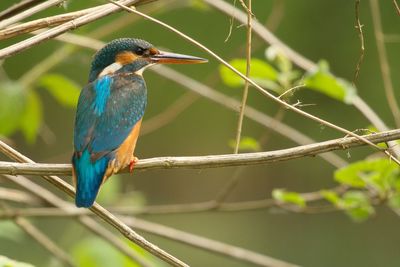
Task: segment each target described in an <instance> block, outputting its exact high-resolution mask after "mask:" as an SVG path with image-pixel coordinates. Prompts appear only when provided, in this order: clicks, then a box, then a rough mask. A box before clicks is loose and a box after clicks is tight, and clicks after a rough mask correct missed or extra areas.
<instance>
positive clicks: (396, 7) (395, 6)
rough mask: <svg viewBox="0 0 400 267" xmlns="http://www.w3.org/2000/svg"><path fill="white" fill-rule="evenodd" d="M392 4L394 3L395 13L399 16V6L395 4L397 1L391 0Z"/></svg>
mask: <svg viewBox="0 0 400 267" xmlns="http://www.w3.org/2000/svg"><path fill="white" fill-rule="evenodd" d="M393 5H394V8H395V9H396V12H397V15H399V16H400V7H399V5H398V4H397V1H396V0H393Z"/></svg>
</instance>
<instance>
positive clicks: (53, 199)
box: [2, 175, 151, 267]
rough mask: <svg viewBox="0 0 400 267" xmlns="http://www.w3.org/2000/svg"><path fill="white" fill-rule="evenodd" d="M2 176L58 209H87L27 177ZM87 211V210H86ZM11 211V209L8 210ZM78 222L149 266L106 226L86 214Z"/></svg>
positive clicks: (124, 252) (130, 256) (145, 265)
mask: <svg viewBox="0 0 400 267" xmlns="http://www.w3.org/2000/svg"><path fill="white" fill-rule="evenodd" d="M2 177H4V178H6V179H7V180H9V181H11V182H13V183H15V184H17V185H19V186H20V187H22V188H24V189H25V190H27V191H28V192H30V193H32V194H33V195H35V196H37V197H38V198H40V199H42V200H44V201H46V202H47V203H48V204H49V205H52V206H55V207H58V208H59V209H60V210H62V211H64V212H66V211H71V210H72V211H74V210H78V211H79V210H82V211H88V210H87V209H77V208H76V207H75V206H74V205H72V204H71V203H68V202H66V201H64V200H62V199H60V198H59V197H58V196H56V195H55V194H53V193H52V192H50V191H49V190H47V189H45V188H43V187H42V186H40V185H38V184H36V183H34V182H32V181H31V180H29V179H28V178H26V177H24V176H11V175H3V176H2ZM88 212H89V211H88ZM8 213H11V211H8ZM82 215H84V213H82ZM77 219H78V222H80V223H81V224H82V225H83V226H85V227H86V228H87V229H89V230H90V231H92V232H93V233H95V234H96V235H97V236H98V237H100V238H103V239H104V240H105V241H107V242H108V243H109V244H110V245H112V246H114V247H115V248H116V249H117V250H118V251H120V252H121V253H123V254H124V255H125V256H127V257H128V258H130V259H131V260H132V261H134V262H137V263H138V264H140V265H141V266H144V267H147V266H151V265H150V264H148V263H147V260H146V259H144V258H143V257H142V256H141V255H139V254H138V253H137V252H136V251H135V250H133V249H132V248H131V247H130V246H129V245H128V244H126V243H125V242H124V241H123V240H121V239H119V238H115V236H114V234H113V233H112V232H110V231H109V230H108V229H107V228H105V227H102V226H101V225H100V224H99V223H97V222H96V221H95V220H93V219H92V218H90V217H88V216H79V217H78V218H77Z"/></svg>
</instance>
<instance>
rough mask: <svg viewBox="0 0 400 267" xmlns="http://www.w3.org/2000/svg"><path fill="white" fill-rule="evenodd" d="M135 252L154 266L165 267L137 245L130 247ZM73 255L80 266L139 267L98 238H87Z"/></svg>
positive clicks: (76, 247)
mask: <svg viewBox="0 0 400 267" xmlns="http://www.w3.org/2000/svg"><path fill="white" fill-rule="evenodd" d="M130 246H131V247H132V249H133V250H135V251H136V252H138V254H140V255H142V256H143V258H145V259H147V260H148V261H149V262H151V263H152V266H163V265H161V264H160V263H159V262H158V261H156V260H155V259H154V258H153V257H152V256H151V255H150V254H149V253H147V252H145V251H144V250H143V249H142V248H140V247H138V246H136V245H135V244H131V245H130ZM72 255H73V257H74V259H75V260H76V262H77V264H78V266H85V267H109V266H120V267H139V266H140V265H138V264H137V263H135V262H133V261H132V260H130V259H129V258H127V257H126V256H125V255H123V254H121V253H120V252H118V251H117V250H115V248H114V247H112V246H111V245H110V244H108V243H106V242H104V241H103V240H100V239H97V238H87V239H83V240H82V241H80V242H79V243H78V244H77V245H76V246H75V247H74V248H73V250H72Z"/></svg>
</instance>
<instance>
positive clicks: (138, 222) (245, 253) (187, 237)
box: [121, 217, 297, 267]
mask: <svg viewBox="0 0 400 267" xmlns="http://www.w3.org/2000/svg"><path fill="white" fill-rule="evenodd" d="M121 219H122V220H123V221H124V222H125V223H127V224H128V225H130V226H132V227H135V228H136V229H139V230H141V231H145V232H147V233H151V234H155V235H158V236H161V237H166V238H168V239H172V240H174V241H178V242H181V243H183V244H187V245H191V246H195V247H198V248H201V249H205V250H208V251H211V252H214V253H218V254H222V255H229V256H230V257H232V258H236V259H239V260H242V261H245V262H251V263H253V264H257V265H259V266H270V267H272V266H277V267H278V266H279V267H289V266H291V267H294V266H297V265H295V264H292V263H288V262H285V261H282V260H278V259H275V258H272V257H269V256H266V255H262V254H259V253H256V252H253V251H250V250H247V249H243V248H240V247H236V246H232V245H228V244H225V243H222V242H219V241H216V240H212V239H209V238H205V237H202V236H198V235H194V234H191V233H187V232H184V231H181V230H177V229H174V228H171V227H167V226H164V225H160V224H157V223H153V222H149V221H145V220H142V219H138V218H134V217H121ZM238 234H240V233H238Z"/></svg>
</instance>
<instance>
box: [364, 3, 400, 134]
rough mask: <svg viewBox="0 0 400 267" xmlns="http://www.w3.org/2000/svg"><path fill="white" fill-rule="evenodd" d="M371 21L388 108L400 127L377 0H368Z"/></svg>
mask: <svg viewBox="0 0 400 267" xmlns="http://www.w3.org/2000/svg"><path fill="white" fill-rule="evenodd" d="M369 2H370V5H371V15H372V22H373V24H374V33H375V40H376V47H377V50H378V56H379V62H380V69H381V73H382V79H383V87H384V88H385V93H386V100H387V102H388V104H389V107H390V110H391V111H392V115H393V118H394V121H395V123H396V126H397V127H400V108H399V105H398V103H397V100H396V99H397V97H396V94H395V92H394V88H393V84H392V78H391V74H390V67H389V62H388V56H387V52H386V47H385V42H384V39H383V29H382V22H381V12H380V8H379V2H378V1H377V0H370V1H369Z"/></svg>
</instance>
